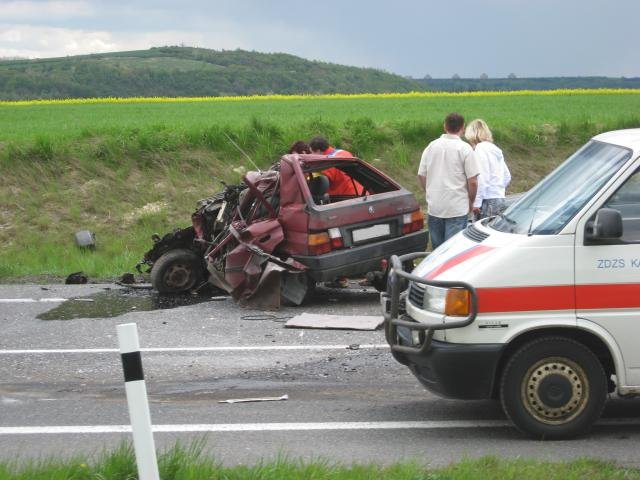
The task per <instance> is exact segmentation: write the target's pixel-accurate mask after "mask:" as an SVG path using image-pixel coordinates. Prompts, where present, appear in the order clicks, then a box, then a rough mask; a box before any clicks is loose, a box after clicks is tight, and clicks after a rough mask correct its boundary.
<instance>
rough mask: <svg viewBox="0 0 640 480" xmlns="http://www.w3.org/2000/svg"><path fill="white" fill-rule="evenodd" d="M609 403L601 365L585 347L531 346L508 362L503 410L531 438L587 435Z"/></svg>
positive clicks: (550, 342) (558, 342)
mask: <svg viewBox="0 0 640 480" xmlns="http://www.w3.org/2000/svg"><path fill="white" fill-rule="evenodd" d="M606 397H607V381H606V376H605V373H604V369H603V367H602V364H601V363H600V361H599V360H598V358H597V357H596V356H595V355H594V353H593V352H592V351H591V350H589V349H588V348H587V347H585V346H584V345H583V344H581V343H579V342H576V341H574V340H571V339H568V338H563V337H543V338H539V339H537V340H534V341H532V342H529V343H527V344H525V345H524V346H522V347H521V348H520V349H519V350H517V351H516V352H515V353H514V354H513V356H512V357H511V358H510V359H509V362H508V363H507V365H506V367H505V369H504V372H503V375H502V382H501V385H500V399H501V401H502V408H503V409H504V412H505V414H506V415H507V417H509V419H510V420H511V421H512V422H513V423H514V424H515V426H516V427H517V428H518V429H519V430H521V431H523V432H524V433H527V434H529V435H531V436H532V437H535V438H540V439H560V438H569V437H574V436H577V435H582V434H584V433H587V432H588V431H589V430H590V429H591V426H592V425H593V424H594V423H595V422H596V420H598V418H600V414H601V413H602V409H603V408H604V402H605V400H606Z"/></svg>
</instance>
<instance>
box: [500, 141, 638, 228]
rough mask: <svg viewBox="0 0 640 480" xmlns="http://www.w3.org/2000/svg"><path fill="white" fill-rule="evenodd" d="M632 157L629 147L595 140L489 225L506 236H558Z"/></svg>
mask: <svg viewBox="0 0 640 480" xmlns="http://www.w3.org/2000/svg"><path fill="white" fill-rule="evenodd" d="M630 156H631V151H629V150H628V149H626V148H623V147H620V146H616V145H611V144H608V143H602V142H598V141H595V140H592V141H590V142H589V143H587V144H586V145H585V146H583V147H582V148H581V149H580V150H578V151H577V152H576V153H574V154H573V155H572V156H571V157H570V158H569V159H568V160H566V161H565V162H564V163H563V164H562V165H560V166H559V167H558V168H556V169H555V170H554V171H553V172H552V173H551V174H549V175H548V176H547V177H546V178H545V179H544V180H542V182H540V183H539V184H538V185H537V186H536V187H534V188H533V189H532V190H531V191H530V192H529V193H527V194H526V195H525V196H524V197H522V198H521V199H520V201H518V202H516V203H515V204H513V205H512V206H511V207H509V208H508V209H507V210H505V212H504V213H502V214H500V215H498V216H497V217H495V218H494V219H493V220H491V221H490V222H489V226H491V227H492V228H494V229H495V230H498V231H501V232H507V233H517V234H529V235H553V234H556V233H558V232H559V231H560V230H562V228H564V226H565V225H566V224H567V223H568V222H569V221H570V220H571V219H572V218H573V217H574V216H575V214H576V213H578V212H579V211H580V210H581V209H582V207H584V205H585V204H586V203H587V202H588V201H589V199H591V198H593V196H594V195H595V194H596V192H598V190H600V189H601V188H602V186H603V185H604V184H605V183H607V182H608V181H609V179H610V178H611V177H612V176H613V175H614V174H615V173H616V172H617V171H618V170H619V169H620V167H621V166H622V165H623V164H624V163H625V162H626V161H627V160H628V159H629V158H630Z"/></svg>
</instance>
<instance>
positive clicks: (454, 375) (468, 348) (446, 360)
mask: <svg viewBox="0 0 640 480" xmlns="http://www.w3.org/2000/svg"><path fill="white" fill-rule="evenodd" d="M401 330H402V327H398V334H399V337H400V338H401V342H402V343H405V342H406V337H405V336H404V335H403V333H404V332H401ZM406 330H408V329H406ZM409 335H410V334H409ZM403 337H404V338H403ZM407 344H408V342H407ZM503 349H504V345H503V344H461V343H448V342H442V341H438V340H432V341H431V345H430V348H429V350H428V351H427V352H425V353H421V354H418V353H415V354H413V353H405V352H395V351H394V352H392V353H393V356H394V357H395V359H396V360H397V361H398V362H400V363H402V364H404V365H406V366H407V367H409V369H410V370H411V372H412V373H413V374H414V375H415V376H416V378H417V379H418V380H419V381H420V383H422V385H424V387H425V388H426V389H427V390H429V391H431V392H433V393H436V394H438V395H440V396H442V397H448V398H457V399H464V400H479V399H483V398H492V397H493V393H494V391H495V381H496V371H497V367H498V362H499V360H500V356H501V355H502V351H503Z"/></svg>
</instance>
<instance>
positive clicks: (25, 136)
mask: <svg viewBox="0 0 640 480" xmlns="http://www.w3.org/2000/svg"><path fill="white" fill-rule="evenodd" d="M639 107H640V93H638V92H636V91H634V92H627V93H603V92H593V93H584V92H581V93H576V94H573V93H566V92H564V93H562V94H556V95H549V94H516V95H507V94H505V95H502V96H501V95H486V96H478V95H464V94H463V95H455V96H451V95H442V96H428V97H411V96H406V97H397V96H384V95H382V96H379V97H372V98H350V97H346V98H345V97H337V98H314V97H309V98H304V99H285V100H282V99H269V98H268V97H267V98H262V99H257V100H256V99H254V100H229V101H201V102H191V101H184V102H163V103H145V102H122V103H109V102H107V103H95V104H72V103H71V104H69V103H61V104H52V105H38V104H36V105H12V104H6V103H3V104H0V177H1V178H2V183H1V184H0V245H1V246H0V278H2V279H3V280H5V281H6V280H9V279H16V278H21V279H25V278H26V279H31V280H38V279H42V278H44V277H47V276H53V277H64V276H66V275H67V274H68V273H71V272H74V271H78V270H82V271H84V272H85V273H87V274H88V275H89V276H90V277H91V279H92V280H95V279H98V278H100V279H104V278H113V277H116V276H118V275H120V274H121V273H123V272H125V271H131V269H132V267H133V265H134V264H135V263H136V262H137V261H138V259H139V258H140V257H141V255H142V254H143V253H144V251H145V250H146V249H147V248H148V247H149V246H150V241H149V240H148V239H149V237H150V235H151V233H153V232H159V233H164V232H165V231H167V230H169V229H171V228H175V227H182V226H185V225H186V224H188V223H189V217H190V214H191V212H192V210H193V208H194V206H195V202H196V201H197V200H198V199H199V198H202V197H205V196H209V195H211V194H212V193H214V192H215V191H217V190H218V189H219V182H218V180H214V177H215V178H216V179H223V180H225V181H237V180H239V178H240V175H239V174H238V173H236V172H234V168H236V167H245V168H247V169H250V168H251V166H250V164H249V163H248V162H247V160H246V159H245V158H244V157H243V155H242V154H241V153H240V152H238V151H237V150H236V149H235V147H233V146H232V145H231V142H230V141H229V140H228V138H227V136H230V137H231V138H233V139H234V141H235V142H237V143H238V144H239V145H240V146H241V148H242V149H243V150H245V151H246V152H248V153H249V154H250V155H251V157H252V158H253V159H254V161H255V162H256V163H258V164H259V165H260V166H262V167H264V166H268V165H270V164H271V163H272V162H274V161H276V160H277V159H278V158H279V156H280V155H281V154H282V153H283V152H284V151H285V150H286V149H287V148H288V146H289V145H290V144H291V143H292V142H293V141H295V140H297V139H300V138H302V139H308V138H310V137H311V136H313V135H317V134H323V135H325V136H327V137H328V138H329V139H330V140H331V141H332V142H333V143H334V144H336V145H337V146H340V147H342V148H347V149H349V150H351V151H352V152H354V153H355V154H356V155H358V156H361V157H362V158H364V159H366V160H368V161H371V162H372V163H374V164H375V165H376V166H377V167H378V168H380V169H382V170H384V171H386V172H388V173H389V174H390V175H391V176H392V177H394V178H396V179H398V180H399V181H400V183H402V184H404V185H405V186H406V187H408V188H410V189H412V190H414V191H417V183H416V180H415V172H416V169H417V165H418V162H419V158H420V152H421V151H422V149H423V148H424V146H425V145H426V144H427V143H428V142H429V141H430V140H432V139H433V138H435V137H437V136H438V135H440V133H441V130H442V127H441V125H442V121H443V118H444V116H445V115H446V114H447V113H448V112H451V111H458V112H460V113H462V114H463V115H465V117H466V118H467V119H469V120H470V119H472V118H476V117H481V118H484V119H485V120H486V121H487V122H488V123H489V125H490V126H491V127H492V128H493V130H494V134H495V139H496V143H498V144H499V145H500V146H501V147H502V148H503V149H504V151H505V154H506V159H507V162H508V164H509V166H510V168H511V170H512V174H513V184H512V186H511V188H510V190H511V192H518V191H523V190H526V189H528V188H530V187H531V186H533V185H534V184H535V183H536V182H537V181H538V180H539V179H540V178H542V176H543V175H544V174H546V173H547V172H548V171H550V170H551V168H553V166H555V165H557V164H558V163H559V162H560V161H561V160H562V159H564V158H565V157H566V156H567V155H568V154H569V153H570V152H571V151H573V150H575V149H576V148H577V147H578V146H579V145H581V144H582V143H584V141H585V140H587V139H588V138H589V137H591V136H592V135H594V134H596V133H599V132H602V131H606V130H612V129H618V128H628V127H638V126H640V113H638V112H640V108H639ZM84 229H87V230H92V231H94V232H96V235H97V239H98V248H97V249H96V251H94V252H81V251H79V250H78V249H77V248H76V247H75V245H74V242H73V233H74V232H75V231H77V230H84Z"/></svg>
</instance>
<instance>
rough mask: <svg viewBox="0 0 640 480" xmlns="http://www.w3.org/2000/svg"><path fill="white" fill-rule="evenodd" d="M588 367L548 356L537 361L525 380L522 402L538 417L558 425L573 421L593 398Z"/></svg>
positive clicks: (529, 411) (539, 419) (531, 413)
mask: <svg viewBox="0 0 640 480" xmlns="http://www.w3.org/2000/svg"><path fill="white" fill-rule="evenodd" d="M588 387H589V386H588V381H587V377H586V374H585V372H584V370H583V369H582V368H581V367H580V366H579V365H578V364H576V363H575V362H573V361H571V360H569V359H568V358H562V357H552V358H545V359H543V360H541V361H539V362H537V363H536V364H534V365H533V366H532V367H531V368H530V369H529V370H528V371H527V373H526V375H525V376H524V378H523V381H522V401H523V405H524V407H525V409H526V410H527V411H528V413H529V414H530V415H531V416H532V417H534V418H535V419H536V420H538V421H540V422H542V423H546V424H550V425H558V424H563V423H567V422H569V421H571V420H572V419H574V418H575V417H576V416H578V415H579V414H580V413H581V412H582V411H583V410H584V408H585V406H586V405H587V403H588V399H589V388H588Z"/></svg>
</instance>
